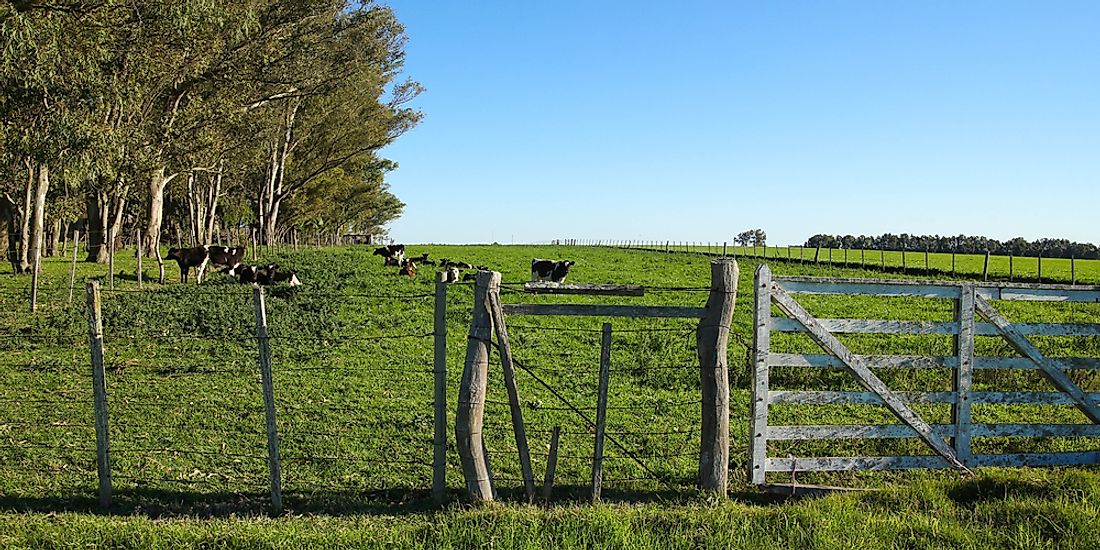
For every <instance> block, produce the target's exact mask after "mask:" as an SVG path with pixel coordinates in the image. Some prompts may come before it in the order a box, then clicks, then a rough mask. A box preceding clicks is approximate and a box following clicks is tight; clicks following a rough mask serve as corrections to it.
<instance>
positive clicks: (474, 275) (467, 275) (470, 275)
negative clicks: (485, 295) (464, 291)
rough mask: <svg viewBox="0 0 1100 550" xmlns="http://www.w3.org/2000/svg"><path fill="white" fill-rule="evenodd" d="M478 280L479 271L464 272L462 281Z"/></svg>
mask: <svg viewBox="0 0 1100 550" xmlns="http://www.w3.org/2000/svg"><path fill="white" fill-rule="evenodd" d="M476 280H477V273H463V274H462V282H464V283H465V282H469V281H476Z"/></svg>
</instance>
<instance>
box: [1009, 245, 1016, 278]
mask: <svg viewBox="0 0 1100 550" xmlns="http://www.w3.org/2000/svg"><path fill="white" fill-rule="evenodd" d="M1012 264H1013V257H1012V253H1011V252H1009V253H1008V282H1010V283H1011V282H1013V281H1015V280H1016V268H1015V266H1013V265H1012Z"/></svg>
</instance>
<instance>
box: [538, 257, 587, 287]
mask: <svg viewBox="0 0 1100 550" xmlns="http://www.w3.org/2000/svg"><path fill="white" fill-rule="evenodd" d="M575 263H576V262H572V261H569V260H565V261H557V260H543V259H540V258H535V259H533V260H531V280H532V281H550V282H554V283H560V282H562V281H564V280H565V276H566V275H568V274H569V268H571V267H573V264H575Z"/></svg>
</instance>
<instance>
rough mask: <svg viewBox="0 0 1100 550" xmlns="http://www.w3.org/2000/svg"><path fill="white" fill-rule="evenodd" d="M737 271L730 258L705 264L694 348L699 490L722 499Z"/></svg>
mask: <svg viewBox="0 0 1100 550" xmlns="http://www.w3.org/2000/svg"><path fill="white" fill-rule="evenodd" d="M739 275H740V269H739V268H738V266H737V262H736V261H735V260H717V261H712V262H711V264H710V277H711V284H710V294H709V296H708V297H707V305H706V310H707V312H708V313H707V316H706V317H704V318H702V319H700V320H699V327H698V330H696V332H695V347H696V351H697V354H698V356H699V390H700V395H701V399H700V401H701V402H702V403H701V405H702V406H701V413H700V414H701V417H700V423H699V426H700V428H699V435H700V437H699V488H700V489H702V490H704V491H712V492H715V493H718V494H720V495H722V496H723V497H724V496H725V495H726V492H727V490H728V489H729V462H730V385H729V359H728V355H729V338H730V326H731V325H732V324H733V309H734V307H735V306H736V304H737V279H738V277H739Z"/></svg>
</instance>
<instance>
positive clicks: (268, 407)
mask: <svg viewBox="0 0 1100 550" xmlns="http://www.w3.org/2000/svg"><path fill="white" fill-rule="evenodd" d="M252 305H253V310H254V312H255V317H256V342H257V344H258V345H259V350H260V379H261V382H262V383H263V394H264V425H265V427H266V429H267V466H268V474H269V478H270V480H271V508H272V510H273V511H274V512H275V514H281V513H283V488H282V474H281V469H280V467H279V430H278V427H277V425H276V424H275V383H274V380H273V379H272V376H271V338H270V337H269V336H268V334H267V311H266V308H265V307H264V289H263V288H262V287H256V288H254V289H253V292H252Z"/></svg>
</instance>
